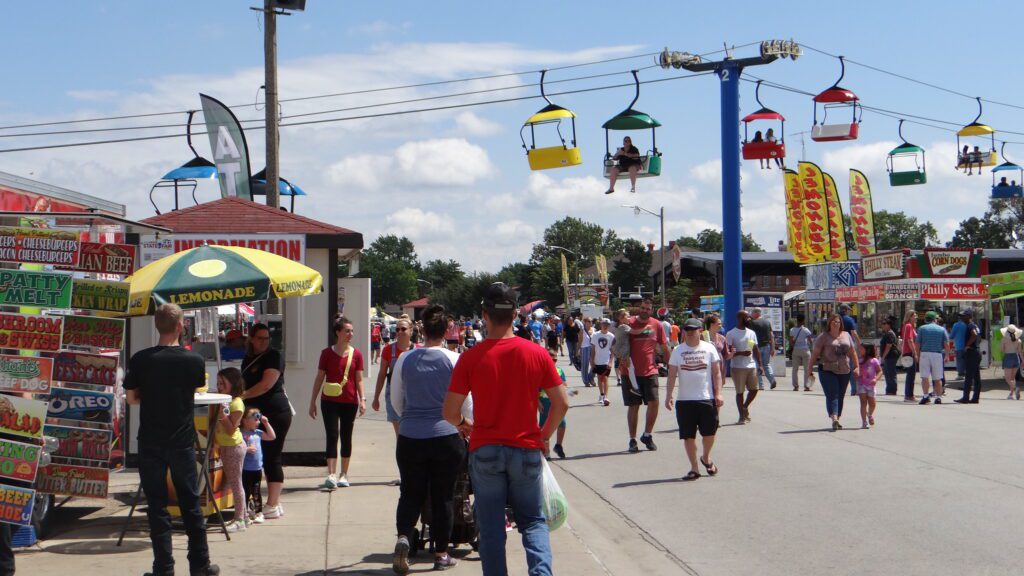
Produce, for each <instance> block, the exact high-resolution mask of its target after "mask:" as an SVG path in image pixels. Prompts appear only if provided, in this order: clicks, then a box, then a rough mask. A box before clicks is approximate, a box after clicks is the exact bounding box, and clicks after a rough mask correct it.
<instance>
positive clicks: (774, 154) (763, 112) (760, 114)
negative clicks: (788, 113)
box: [743, 80, 786, 170]
mask: <svg viewBox="0 0 1024 576" xmlns="http://www.w3.org/2000/svg"><path fill="white" fill-rule="evenodd" d="M754 98H755V99H756V100H757V103H758V104H759V105H760V106H761V109H760V110H758V111H757V112H754V113H753V114H748V115H747V116H746V117H744V118H743V159H744V160H759V161H760V162H761V168H768V169H769V170H770V169H771V167H772V164H771V163H772V160H774V161H775V163H776V165H778V166H779V167H780V168H781V167H783V163H782V159H783V158H785V157H786V141H785V127H786V119H785V118H783V116H782V114H779V113H778V112H776V111H774V110H772V109H770V108H767V107H765V105H764V104H763V103H762V102H761V81H760V80H758V81H757V89H756V91H755V92H754ZM758 120H778V121H779V135H778V137H776V136H775V134H774V132H773V130H772V129H771V128H769V129H768V130H766V131H765V134H764V136H762V135H761V131H760V130H757V131H756V132H754V139H753V140H750V139H749V131H748V127H749V126H750V123H751V122H754V121H758ZM765 160H767V161H768V162H765Z"/></svg>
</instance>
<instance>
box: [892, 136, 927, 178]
mask: <svg viewBox="0 0 1024 576" xmlns="http://www.w3.org/2000/svg"><path fill="white" fill-rule="evenodd" d="M899 132H900V140H903V143H902V144H900V145H899V146H897V147H895V148H893V149H892V150H891V151H890V152H889V157H888V158H886V161H885V164H886V167H887V168H888V170H889V185H890V186H912V185H914V184H924V183H925V182H927V181H928V174H927V173H926V172H925V161H924V148H921V147H920V146H916V145H914V144H911V143H910V142H907V139H906V138H904V137H903V120H900V127H899ZM911 162H913V165H911Z"/></svg>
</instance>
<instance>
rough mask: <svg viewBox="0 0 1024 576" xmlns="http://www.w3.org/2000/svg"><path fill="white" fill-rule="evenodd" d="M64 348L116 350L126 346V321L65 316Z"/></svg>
mask: <svg viewBox="0 0 1024 576" xmlns="http://www.w3.org/2000/svg"><path fill="white" fill-rule="evenodd" d="M61 342H62V343H63V345H64V346H90V347H92V348H115V349H120V348H121V347H122V346H124V320H122V319H120V318H98V317H95V316H64V333H63V338H62V340H61Z"/></svg>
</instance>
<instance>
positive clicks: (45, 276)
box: [0, 270, 71, 308]
mask: <svg viewBox="0 0 1024 576" xmlns="http://www.w3.org/2000/svg"><path fill="white" fill-rule="evenodd" d="M0 306H38V307H42V308H70V307H71V274H70V273H68V272H36V271H32V270H0Z"/></svg>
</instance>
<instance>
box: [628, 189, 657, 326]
mask: <svg viewBox="0 0 1024 576" xmlns="http://www.w3.org/2000/svg"><path fill="white" fill-rule="evenodd" d="M622 207H623V208H630V209H632V210H633V214H636V215H637V216H639V215H640V213H641V212H643V213H645V214H650V215H651V216H654V217H655V218H657V219H658V221H659V222H660V224H661V249H660V250H659V252H660V253H661V307H662V308H666V309H667V308H668V304H667V303H666V295H665V290H666V287H665V207H664V206H662V207H661V209H660V210H658V211H657V212H652V211H650V210H648V209H647V208H644V207H643V206H639V205H636V204H623V205H622Z"/></svg>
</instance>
